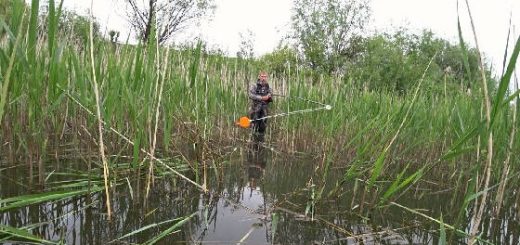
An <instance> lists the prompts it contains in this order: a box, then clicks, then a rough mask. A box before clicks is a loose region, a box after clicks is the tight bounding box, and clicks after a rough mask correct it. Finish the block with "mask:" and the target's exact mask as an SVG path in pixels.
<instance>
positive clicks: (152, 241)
mask: <svg viewBox="0 0 520 245" xmlns="http://www.w3.org/2000/svg"><path fill="white" fill-rule="evenodd" d="M196 214H197V213H193V214H191V215H190V216H188V217H186V218H184V219H183V220H181V221H179V222H177V223H175V224H174V225H173V226H171V227H170V228H168V229H166V230H164V231H163V232H161V234H159V235H158V236H156V237H153V238H152V239H150V240H148V241H147V242H145V244H146V245H152V244H155V243H157V242H158V241H160V240H161V239H163V238H164V237H166V236H168V235H169V234H170V233H172V232H174V231H175V230H176V229H177V228H179V227H181V226H182V225H184V224H185V223H187V222H188V221H189V220H190V219H191V218H193V217H194V216H195V215H196Z"/></svg>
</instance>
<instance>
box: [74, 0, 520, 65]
mask: <svg viewBox="0 0 520 245" xmlns="http://www.w3.org/2000/svg"><path fill="white" fill-rule="evenodd" d="M215 1H216V5H217V9H216V12H215V15H214V17H213V19H212V20H211V21H203V23H201V25H199V26H194V27H193V28H190V29H189V30H186V31H185V32H184V33H182V34H180V35H179V36H180V37H179V38H177V39H176V40H175V41H176V42H183V41H185V40H193V39H194V38H197V37H198V38H201V39H203V40H205V41H206V42H207V43H208V45H209V46H210V47H220V48H221V49H222V50H224V51H226V52H227V53H228V54H231V55H234V54H235V53H236V52H237V50H238V47H239V43H240V35H239V33H246V32H247V31H248V30H250V31H251V32H252V33H253V35H254V37H255V43H254V45H255V55H257V56H258V55H262V54H264V53H267V52H270V51H272V50H273V49H274V48H275V47H276V45H277V44H278V43H279V41H280V39H281V38H282V37H283V36H284V35H285V34H286V33H287V32H288V30H289V28H290V18H291V8H292V0H215ZM90 2H91V0H65V3H64V5H65V7H66V8H68V9H73V10H76V11H77V12H79V13H86V11H87V10H86V9H87V8H90ZM115 2H116V1H115V0H94V9H93V11H94V15H95V16H96V17H97V18H98V20H99V21H100V22H101V24H102V25H103V27H104V28H105V29H108V30H118V31H120V32H121V34H122V35H121V38H120V40H121V39H124V38H123V37H125V38H126V36H127V35H128V31H129V28H128V24H127V23H126V21H125V18H124V16H125V12H124V7H123V6H121V4H116V3H115ZM120 2H121V1H120ZM456 3H457V1H456V0H372V3H371V4H372V5H371V7H372V21H371V24H370V27H369V30H370V32H371V33H373V32H376V31H379V32H381V31H391V30H394V29H395V27H399V26H406V27H407V28H409V29H412V30H415V31H418V30H421V29H424V28H427V29H431V30H432V31H433V32H434V33H436V34H437V35H438V36H440V37H443V38H446V39H448V40H451V41H454V42H456V41H457V40H458V31H457V5H456ZM469 4H470V7H471V11H472V15H473V18H474V21H475V26H476V31H477V35H478V36H477V37H478V41H479V46H480V48H481V50H482V51H483V52H484V53H485V54H486V56H487V57H488V59H489V61H491V62H493V64H495V65H496V66H498V64H501V63H502V58H503V54H504V49H505V43H506V37H507V31H508V26H509V17H510V14H512V22H513V25H514V26H515V27H516V36H518V34H520V1H519V0H493V1H491V0H469ZM459 7H460V14H461V22H462V29H463V33H464V37H465V40H466V42H469V43H470V45H471V46H475V44H474V38H473V35H472V32H471V26H470V24H469V18H468V12H467V8H466V3H465V1H464V0H461V1H460V3H459ZM515 39H516V38H515ZM497 69H499V70H501V67H497Z"/></svg>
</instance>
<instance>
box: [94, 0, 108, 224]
mask: <svg viewBox="0 0 520 245" xmlns="http://www.w3.org/2000/svg"><path fill="white" fill-rule="evenodd" d="M93 10H94V0H91V2H90V14H91V21H90V38H89V40H90V61H91V63H90V64H91V67H92V85H93V87H94V96H95V98H96V117H97V126H98V133H99V141H98V142H99V154H100V155H101V161H102V162H103V179H104V182H105V196H106V205H107V217H108V219H109V220H110V219H111V217H112V205H111V204H110V189H109V183H108V178H109V175H110V170H109V166H108V161H107V158H106V156H105V143H104V141H103V134H104V129H103V117H101V100H100V98H99V87H98V82H97V77H96V67H95V66H96V65H95V59H94V36H93V33H94V13H93Z"/></svg>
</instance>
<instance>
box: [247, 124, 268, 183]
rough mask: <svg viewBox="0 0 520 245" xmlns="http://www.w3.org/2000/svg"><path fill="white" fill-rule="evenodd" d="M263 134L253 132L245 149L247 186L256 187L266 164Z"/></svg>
mask: <svg viewBox="0 0 520 245" xmlns="http://www.w3.org/2000/svg"><path fill="white" fill-rule="evenodd" d="M263 141H264V135H263V134H254V135H253V140H252V142H251V143H250V145H249V148H248V149H247V162H246V164H248V166H247V167H248V168H247V173H248V179H249V187H250V188H251V190H254V189H256V185H257V182H258V181H259V180H260V179H261V178H262V177H263V174H264V171H265V165H266V150H265V147H263V145H262V144H263Z"/></svg>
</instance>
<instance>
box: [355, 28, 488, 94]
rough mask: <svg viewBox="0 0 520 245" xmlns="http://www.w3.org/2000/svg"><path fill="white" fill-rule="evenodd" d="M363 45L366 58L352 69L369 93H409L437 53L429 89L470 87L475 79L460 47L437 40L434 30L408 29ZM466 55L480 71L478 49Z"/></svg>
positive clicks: (430, 73)
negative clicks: (413, 31) (466, 64)
mask: <svg viewBox="0 0 520 245" xmlns="http://www.w3.org/2000/svg"><path fill="white" fill-rule="evenodd" d="M362 46H363V52H362V54H363V55H362V57H361V58H360V59H359V60H358V62H356V63H354V65H353V66H352V69H351V74H352V76H354V77H356V82H357V83H359V86H363V87H364V88H365V89H367V90H371V91H372V90H376V91H381V90H386V91H396V92H399V93H400V94H402V93H406V92H407V91H408V90H409V89H410V88H411V87H412V86H413V85H414V84H415V83H416V82H417V81H418V80H419V78H420V77H421V75H422V74H421V69H422V67H425V66H426V64H427V63H428V57H432V56H433V54H434V53H435V52H438V55H437V57H436V59H435V60H434V63H433V64H432V67H431V68H430V70H429V71H428V73H427V74H426V80H427V81H429V83H428V84H427V85H426V86H425V87H426V88H427V89H428V90H429V91H431V92H433V93H434V94H442V93H444V92H445V91H446V92H447V93H452V92H453V91H460V90H465V89H467V88H469V87H470V85H469V84H470V81H471V80H470V78H471V77H470V76H468V73H467V72H466V68H465V66H464V62H463V52H462V51H461V50H460V47H459V46H458V45H453V44H451V43H449V42H448V41H446V40H444V39H441V38H437V37H435V36H434V34H433V33H432V32H431V31H423V32H422V34H421V35H415V34H410V33H408V32H407V31H406V30H400V31H398V32H396V33H395V34H387V33H385V34H378V35H376V36H373V37H369V38H366V39H365V40H364V41H363V44H362ZM466 53H467V54H468V55H469V56H468V60H469V61H470V62H469V63H468V64H469V68H470V69H471V70H472V71H474V72H477V71H478V69H479V67H478V63H477V61H478V54H477V52H476V50H473V49H472V50H466ZM475 86H478V85H475Z"/></svg>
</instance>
